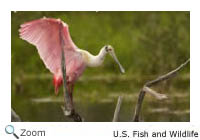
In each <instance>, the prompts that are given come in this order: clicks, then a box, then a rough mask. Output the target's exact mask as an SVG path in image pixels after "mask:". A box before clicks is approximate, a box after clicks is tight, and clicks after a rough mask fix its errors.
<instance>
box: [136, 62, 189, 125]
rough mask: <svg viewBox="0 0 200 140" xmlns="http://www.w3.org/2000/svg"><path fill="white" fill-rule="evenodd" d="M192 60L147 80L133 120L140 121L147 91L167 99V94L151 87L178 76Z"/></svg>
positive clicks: (140, 94)
mask: <svg viewBox="0 0 200 140" xmlns="http://www.w3.org/2000/svg"><path fill="white" fill-rule="evenodd" d="M189 62H190V59H188V60H187V61H185V62H184V63H183V64H181V65H180V66H179V67H178V68H176V69H175V70H173V71H171V72H169V73H167V74H165V75H162V76H160V77H158V78H157V79H155V80H152V81H149V82H147V83H146V84H145V85H144V86H143V88H142V89H141V91H140V93H139V97H138V101H137V104H136V107H135V114H134V116H133V121H135V122H138V121H139V116H140V112H141V108H142V103H143V100H144V96H145V93H146V92H148V93H150V94H151V95H153V96H154V97H157V98H159V99H165V98H167V96H166V95H163V94H160V93H157V92H155V91H154V90H152V89H150V88H149V87H151V86H153V85H155V84H157V83H160V82H162V81H165V80H168V79H170V78H173V77H174V76H176V74H177V73H178V72H179V71H180V70H181V69H182V68H184V67H185V66H186V65H187V64H188V63H189Z"/></svg>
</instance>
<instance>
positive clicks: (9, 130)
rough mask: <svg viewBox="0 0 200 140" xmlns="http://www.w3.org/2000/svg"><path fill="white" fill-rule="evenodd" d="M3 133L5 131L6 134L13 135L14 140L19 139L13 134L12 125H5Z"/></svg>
mask: <svg viewBox="0 0 200 140" xmlns="http://www.w3.org/2000/svg"><path fill="white" fill-rule="evenodd" d="M5 131H6V133H7V134H13V135H14V136H15V138H16V139H19V137H18V136H17V135H16V134H15V132H14V131H15V129H14V126H12V125H7V126H6V127H5Z"/></svg>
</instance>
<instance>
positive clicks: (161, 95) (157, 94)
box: [143, 86, 168, 100]
mask: <svg viewBox="0 0 200 140" xmlns="http://www.w3.org/2000/svg"><path fill="white" fill-rule="evenodd" d="M143 90H144V91H145V92H146V93H149V94H150V95H152V96H154V97H155V98H156V99H158V100H164V99H167V98H168V97H167V95H165V94H160V93H158V92H156V91H155V90H153V89H151V88H149V87H146V86H145V87H143Z"/></svg>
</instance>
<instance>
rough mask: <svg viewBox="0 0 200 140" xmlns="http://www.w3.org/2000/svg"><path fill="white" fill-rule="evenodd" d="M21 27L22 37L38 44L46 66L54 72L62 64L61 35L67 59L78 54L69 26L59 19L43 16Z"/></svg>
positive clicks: (37, 46)
mask: <svg viewBox="0 0 200 140" xmlns="http://www.w3.org/2000/svg"><path fill="white" fill-rule="evenodd" d="M20 27H21V28H20V29H19V33H20V38H22V39H24V40H26V41H28V42H29V43H31V44H33V45H35V46H36V48H37V50H38V52H39V55H40V57H41V59H42V60H43V62H44V64H45V66H46V67H47V68H48V69H49V70H50V71H51V72H52V73H57V72H58V69H59V68H60V65H61V41H60V40H61V37H62V39H63V41H64V45H65V46H64V50H65V57H66V59H70V58H69V57H71V56H73V54H76V49H77V47H76V45H75V44H74V43H73V41H72V39H71V37H70V33H69V30H68V26H67V24H65V23H64V22H62V21H61V20H59V19H58V20H57V19H53V18H42V19H38V20H34V21H30V22H27V23H24V24H22V25H21V26H20ZM68 54H69V55H68Z"/></svg>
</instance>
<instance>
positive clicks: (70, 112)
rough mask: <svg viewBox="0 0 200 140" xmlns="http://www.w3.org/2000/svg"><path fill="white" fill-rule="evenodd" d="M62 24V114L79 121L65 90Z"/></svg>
mask: <svg viewBox="0 0 200 140" xmlns="http://www.w3.org/2000/svg"><path fill="white" fill-rule="evenodd" d="M62 28H63V26H62V24H61V25H60V33H59V35H60V44H61V51H62V55H61V66H62V76H63V92H64V115H65V116H68V117H70V118H72V119H73V120H74V121H78V122H81V121H82V118H81V116H80V115H79V114H78V113H76V112H75V109H74V108H73V105H72V102H71V101H72V100H71V97H70V96H69V93H68V92H67V91H68V90H67V80H66V65H65V52H64V45H65V43H64V40H63V38H62Z"/></svg>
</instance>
